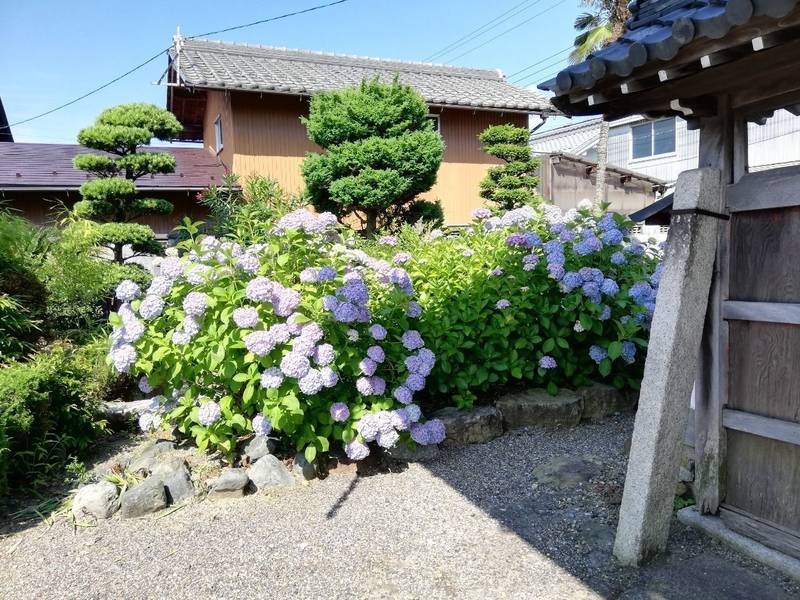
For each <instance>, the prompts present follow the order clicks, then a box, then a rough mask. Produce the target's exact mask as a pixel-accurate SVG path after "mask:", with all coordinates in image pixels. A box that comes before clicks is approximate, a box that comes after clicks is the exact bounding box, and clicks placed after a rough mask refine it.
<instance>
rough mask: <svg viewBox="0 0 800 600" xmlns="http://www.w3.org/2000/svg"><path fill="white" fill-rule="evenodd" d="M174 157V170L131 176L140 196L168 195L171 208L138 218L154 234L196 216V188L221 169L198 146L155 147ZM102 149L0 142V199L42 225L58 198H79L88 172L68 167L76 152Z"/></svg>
mask: <svg viewBox="0 0 800 600" xmlns="http://www.w3.org/2000/svg"><path fill="white" fill-rule="evenodd" d="M158 150H165V151H167V152H169V153H170V154H173V155H174V156H175V160H176V162H177V165H176V169H175V172H174V173H170V174H167V175H151V176H148V177H142V178H141V179H138V180H137V181H136V187H137V189H138V192H139V196H141V197H154V198H163V199H164V200H169V201H170V202H172V203H173V204H174V205H175V210H174V211H173V212H172V214H171V215H167V216H148V217H143V218H141V219H138V220H137V221H138V222H141V223H145V224H148V225H150V226H152V227H153V229H154V230H155V232H156V235H157V236H158V238H159V239H162V240H166V237H167V234H169V232H170V231H171V230H172V229H173V227H175V225H176V224H178V222H179V221H180V220H181V218H182V217H183V216H184V215H188V216H190V217H192V218H194V219H198V218H199V219H202V218H203V217H204V216H205V214H206V210H205V208H204V207H203V206H201V205H199V204H198V202H197V194H198V192H200V191H202V190H204V189H206V188H207V187H208V186H209V185H214V184H219V183H220V181H221V180H222V177H223V176H224V175H225V168H224V167H223V166H222V164H221V163H220V162H219V160H218V159H217V158H216V157H214V156H211V155H209V154H208V152H206V151H205V150H203V149H201V148H163V149H162V148H159V149H158ZM82 153H94V154H102V152H99V151H97V150H89V149H87V148H84V147H83V146H80V145H78V144H20V143H7V144H0V203H3V204H4V205H7V206H9V207H10V208H12V209H14V210H17V211H19V213H20V214H21V215H22V216H24V217H27V218H28V219H30V220H31V221H33V222H34V223H38V224H42V223H47V222H49V221H52V219H53V214H52V212H51V208H53V206H54V205H55V204H57V203H58V202H59V201H60V202H63V203H64V204H66V205H67V206H71V205H72V204H74V203H75V202H76V201H78V200H80V194H79V193H78V188H80V186H81V184H82V183H83V182H85V181H87V180H89V179H91V176H90V175H89V174H88V173H86V172H85V171H78V170H77V169H75V168H74V167H73V166H72V159H73V158H75V156H76V155H77V154H82Z"/></svg>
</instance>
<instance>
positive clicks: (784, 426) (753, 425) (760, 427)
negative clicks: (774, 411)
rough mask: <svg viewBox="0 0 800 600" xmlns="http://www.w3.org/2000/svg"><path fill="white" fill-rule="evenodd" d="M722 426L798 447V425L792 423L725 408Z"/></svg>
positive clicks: (799, 426)
mask: <svg viewBox="0 0 800 600" xmlns="http://www.w3.org/2000/svg"><path fill="white" fill-rule="evenodd" d="M722 424H723V425H724V426H725V427H727V428H728V429H733V430H734V431H743V432H744V433H749V434H750V435H757V436H759V437H763V438H767V439H770V440H778V441H779V442H785V443H787V444H793V445H795V446H800V423H795V422H794V421H784V420H783V419H774V418H771V417H763V416H761V415H756V414H753V413H749V412H745V411H743V410H733V409H731V408H726V409H724V410H723V411H722Z"/></svg>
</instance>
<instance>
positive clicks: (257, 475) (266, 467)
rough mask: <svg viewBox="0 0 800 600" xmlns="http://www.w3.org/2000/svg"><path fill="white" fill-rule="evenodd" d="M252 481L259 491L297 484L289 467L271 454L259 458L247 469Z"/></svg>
mask: <svg viewBox="0 0 800 600" xmlns="http://www.w3.org/2000/svg"><path fill="white" fill-rule="evenodd" d="M247 475H248V477H250V481H252V482H253V484H254V485H255V486H256V488H257V489H258V491H262V490H265V489H270V488H274V487H286V486H291V485H294V484H295V479H294V477H292V474H291V473H289V469H287V468H286V466H285V465H284V464H283V463H282V462H281V461H280V460H278V459H277V458H276V457H274V456H272V455H271V454H267V455H266V456H262V457H261V458H259V459H258V460H257V461H256V462H255V463H254V464H253V466H252V467H250V468H249V469H248V471H247Z"/></svg>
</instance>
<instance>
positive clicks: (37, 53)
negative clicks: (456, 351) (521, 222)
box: [0, 0, 582, 142]
mask: <svg viewBox="0 0 800 600" xmlns="http://www.w3.org/2000/svg"><path fill="white" fill-rule="evenodd" d="M324 1H325V0H269V1H264V2H254V1H252V0H250V1H246V0H226V1H225V2H220V1H218V0H217V1H215V2H210V1H205V0H195V1H193V2H181V1H173V2H163V1H155V0H137V1H134V2H125V3H121V2H108V1H107V0H106V1H104V2H98V1H88V0H82V1H80V2H64V1H63V0H39V1H37V0H29V1H27V2H13V3H11V2H8V3H3V6H2V7H0V22H3V25H4V27H3V51H2V52H0V97H2V99H3V104H4V105H5V108H6V113H7V115H8V118H9V120H10V121H11V122H12V123H14V122H16V121H20V120H23V119H25V118H27V117H29V116H32V115H34V114H38V113H40V112H44V111H45V110H48V109H50V108H52V107H54V106H56V105H59V104H61V103H63V102H66V101H68V100H71V99H72V98H74V97H76V96H79V95H81V94H83V93H85V92H87V91H88V90H90V89H93V88H94V87H97V86H98V85H100V84H102V83H105V82H106V81H108V80H110V79H112V78H114V77H116V76H117V75H119V74H121V73H123V72H124V71H126V70H128V69H129V68H131V67H132V66H134V65H136V64H139V63H141V62H143V61H144V60H145V59H147V58H149V57H150V56H152V55H153V54H155V53H156V52H158V51H159V50H160V49H163V48H166V47H167V46H169V45H170V43H171V40H172V35H173V33H174V32H175V28H176V26H178V25H179V26H180V28H181V31H182V32H183V33H184V34H185V35H195V34H198V33H203V32H206V31H211V30H215V29H222V28H225V27H229V26H233V25H238V24H241V23H246V22H250V21H255V20H258V19H263V18H266V17H270V16H275V15H279V14H282V13H286V12H290V11H294V10H299V9H303V8H307V7H310V6H314V5H317V4H323V3H324ZM521 1H522V0H496V1H494V2H487V1H486V0H433V1H431V0H425V1H423V0H349V1H348V2H346V3H344V4H342V5H339V6H334V7H331V8H327V9H324V10H321V11H317V12H314V13H310V14H306V15H301V16H297V17H292V18H289V19H286V20H283V21H278V22H275V23H268V24H263V25H257V26H254V27H251V28H248V29H244V30H240V31H235V32H230V33H226V34H223V35H220V36H215V39H223V40H226V41H234V42H247V43H254V44H264V45H271V46H286V47H290V48H306V49H311V50H322V51H327V52H337V53H344V54H358V55H367V56H375V57H381V58H399V59H403V60H425V59H426V58H428V57H429V56H431V55H432V54H434V53H435V52H437V51H439V50H441V49H442V48H444V47H446V46H448V45H449V44H451V43H452V42H454V41H456V40H458V39H459V38H461V37H462V36H464V35H466V34H468V33H469V32H470V31H472V30H474V29H476V28H478V27H481V26H482V25H484V24H486V23H487V22H489V21H490V20H492V19H494V18H496V17H498V16H499V15H501V14H502V13H504V12H506V11H508V10H509V9H512V8H514V7H515V6H516V5H520V4H521ZM514 10H515V11H516V10H519V11H521V12H519V14H518V15H516V16H513V17H512V18H510V19H509V20H507V21H505V22H504V23H502V24H499V25H498V26H497V27H496V28H494V29H492V30H491V31H487V32H486V33H485V34H484V35H481V36H480V37H478V38H476V39H475V40H473V41H470V42H469V43H467V44H464V45H461V46H460V47H458V48H455V49H453V50H452V51H451V52H449V53H447V54H445V55H443V56H441V57H440V58H438V59H436V60H435V61H434V62H445V63H451V64H457V65H463V66H475V67H491V68H499V69H502V70H503V71H504V72H505V73H506V74H512V73H514V72H515V71H518V70H520V69H523V68H524V67H526V66H528V65H531V64H532V63H535V62H537V61H540V60H542V59H544V58H546V57H548V56H550V55H553V54H555V53H557V52H559V51H561V50H564V49H566V48H567V47H568V46H569V45H570V43H571V40H572V39H573V37H574V32H573V30H572V22H573V21H574V19H575V16H576V15H577V14H578V13H579V12H581V10H582V9H581V7H580V6H579V2H578V0H529V1H528V2H525V3H524V4H521V6H519V7H518V8H516V9H514ZM539 13H543V14H539ZM509 16H510V15H509ZM504 18H505V17H504ZM526 20H527V21H528V22H524V21H526ZM512 27H516V29H514V30H513V31H510V32H509V33H507V34H505V35H502V36H501V37H498V38H497V39H495V40H492V41H489V40H490V38H492V37H494V36H496V35H497V34H500V33H502V32H504V31H506V30H508V29H510V28H512ZM484 42H488V43H486V44H485V45H482V44H484ZM479 45H482V46H481V47H480V48H477V49H475V50H474V51H471V52H468V53H466V54H465V55H464V56H460V57H459V56H458V55H460V54H462V53H464V52H467V51H470V50H472V49H473V48H474V47H476V46H479ZM561 57H566V54H560V55H558V56H556V57H554V58H552V59H550V60H546V61H544V62H543V63H541V64H540V65H538V66H536V67H533V68H532V69H530V70H529V71H528V72H527V73H526V74H533V76H532V77H531V78H530V79H528V80H524V81H522V82H521V83H520V85H527V84H530V83H534V84H535V83H538V82H540V81H542V80H543V79H545V78H546V77H548V76H550V75H552V74H553V73H554V72H555V71H556V70H557V68H558V66H560V65H562V64H566V63H565V62H561V63H558V64H557V65H554V66H550V67H548V65H550V64H552V63H554V62H555V61H558V60H559V58H561ZM543 67H544V70H543V71H541V69H542V68H543ZM165 68H166V57H165V58H163V59H159V60H156V61H155V62H153V63H150V64H149V65H148V66H146V67H144V68H143V69H141V70H140V71H138V72H136V73H134V74H133V75H130V76H129V77H127V78H125V79H124V80H122V81H120V82H118V83H116V84H114V85H113V86H111V87H109V88H107V89H105V90H103V91H101V92H99V93H97V94H95V95H93V96H91V97H89V98H87V99H85V100H83V101H81V102H79V103H77V104H75V105H73V106H70V107H68V108H66V109H63V110H61V111H58V112H56V113H54V114H53V115H50V116H47V117H43V118H41V119H38V120H36V121H33V122H31V123H27V124H24V125H18V126H16V127H14V128H13V132H14V138H15V140H16V141H19V142H74V141H75V135H76V134H77V132H78V130H79V129H80V128H81V127H85V126H86V125H88V124H90V123H91V122H92V121H93V119H94V117H95V116H96V115H97V114H98V113H99V112H100V111H101V110H102V109H103V108H106V107H108V106H112V105H114V104H120V103H123V102H133V101H144V102H152V103H154V104H157V105H159V106H164V103H165V89H164V88H163V87H159V86H156V85H154V82H155V81H157V80H158V78H159V77H160V76H161V74H162V72H163V71H164V69H165ZM537 71H541V72H539V73H536V72H537ZM512 79H513V78H512ZM562 122H565V121H563V120H562Z"/></svg>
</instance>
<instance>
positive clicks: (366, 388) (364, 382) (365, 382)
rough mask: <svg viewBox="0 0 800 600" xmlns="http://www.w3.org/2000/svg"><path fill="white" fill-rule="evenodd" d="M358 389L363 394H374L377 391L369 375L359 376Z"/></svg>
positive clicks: (357, 380)
mask: <svg viewBox="0 0 800 600" xmlns="http://www.w3.org/2000/svg"><path fill="white" fill-rule="evenodd" d="M356 389H357V390H358V393H359V394H361V395H362V396H372V395H373V394H374V393H375V390H374V389H372V384H371V383H370V381H369V378H368V377H359V378H358V379H356Z"/></svg>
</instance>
